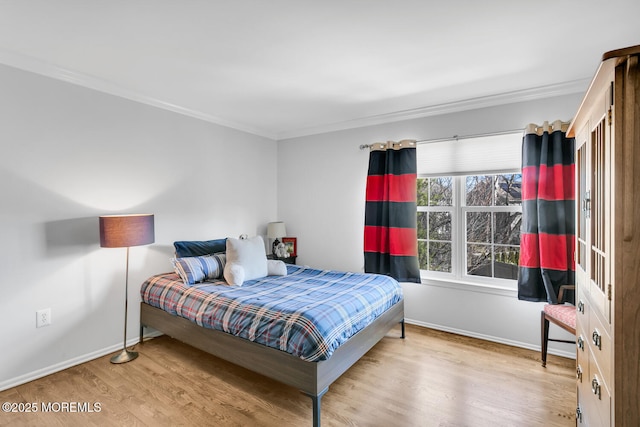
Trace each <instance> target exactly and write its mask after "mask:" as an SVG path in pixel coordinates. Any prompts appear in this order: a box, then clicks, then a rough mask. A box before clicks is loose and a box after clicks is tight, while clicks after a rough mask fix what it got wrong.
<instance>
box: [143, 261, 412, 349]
mask: <svg viewBox="0 0 640 427" xmlns="http://www.w3.org/2000/svg"><path fill="white" fill-rule="evenodd" d="M140 293H141V297H142V301H143V302H145V303H147V304H149V305H151V306H153V307H157V308H160V309H162V310H164V311H166V312H168V313H170V314H172V315H175V316H180V317H183V318H185V319H188V320H190V321H192V322H194V323H196V324H198V325H200V326H202V327H205V328H211V329H217V330H220V331H224V332H226V333H229V334H233V335H235V336H238V337H241V338H244V339H247V340H250V341H253V342H256V343H259V344H262V345H265V346H268V347H272V348H275V349H278V350H281V351H285V352H287V353H289V354H292V355H294V356H297V357H300V358H301V359H303V360H306V361H320V360H325V359H327V358H329V357H331V355H332V354H333V352H334V351H335V350H336V349H337V348H338V347H339V346H340V345H341V344H342V343H344V342H345V341H347V340H348V339H349V338H350V337H352V336H353V335H355V334H357V333H358V331H360V330H362V329H364V328H365V327H366V326H367V325H369V324H370V323H371V322H373V321H374V320H375V319H376V318H377V317H379V316H380V315H381V314H382V313H384V312H385V311H386V310H387V309H389V308H390V307H392V306H393V305H394V304H396V303H398V302H399V301H401V300H402V298H403V296H402V288H401V287H400V285H399V284H398V282H397V281H396V280H394V279H393V278H391V277H388V276H382V275H376V274H363V273H349V272H339V271H332V270H318V269H313V268H309V267H303V266H297V265H290V264H288V265H287V275H286V276H268V277H264V278H261V279H257V280H249V281H246V282H245V283H244V284H243V285H242V286H240V287H237V286H228V285H227V284H226V282H224V281H221V280H217V281H209V282H202V283H197V284H195V285H191V286H187V285H185V284H184V283H183V282H182V280H180V277H179V276H178V275H177V274H175V273H163V274H158V275H155V276H152V277H150V278H149V279H147V280H146V281H145V282H144V283H143V285H142V287H141V291H140Z"/></svg>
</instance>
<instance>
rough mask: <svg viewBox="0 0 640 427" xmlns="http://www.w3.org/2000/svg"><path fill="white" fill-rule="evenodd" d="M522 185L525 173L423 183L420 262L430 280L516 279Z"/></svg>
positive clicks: (420, 193) (420, 185)
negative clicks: (447, 277)
mask: <svg viewBox="0 0 640 427" xmlns="http://www.w3.org/2000/svg"><path fill="white" fill-rule="evenodd" d="M521 184H522V175H521V174H520V173H503V174H495V175H484V174H483V175H465V176H439V177H427V178H419V179H418V190H417V191H418V194H417V197H418V199H417V200H418V212H417V218H418V258H419V262H420V269H421V270H423V272H424V273H426V276H427V277H429V276H432V277H438V276H441V277H443V278H444V277H446V276H449V277H455V278H459V279H464V280H480V281H483V280H486V279H481V278H491V279H508V280H515V279H517V277H518V276H517V275H518V263H519V259H520V225H521V222H522V199H521ZM431 273H434V274H431ZM443 273H444V274H443Z"/></svg>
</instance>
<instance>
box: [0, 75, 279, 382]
mask: <svg viewBox="0 0 640 427" xmlns="http://www.w3.org/2000/svg"><path fill="white" fill-rule="evenodd" d="M0 149H1V154H0V239H1V242H2V244H1V245H0V272H1V275H0V295H1V296H0V342H1V343H2V344H1V346H2V352H0V390H2V389H6V388H8V387H10V386H12V385H15V384H18V383H22V382H25V381H28V380H30V379H33V378H36V377H38V376H42V375H44V374H48V373H50V372H53V371H55V370H59V369H62V368H64V367H67V366H70V365H73V364H77V363H80V362H82V361H84V360H88V359H91V358H94V357H97V356H100V355H103V354H106V353H110V352H113V351H116V350H117V349H119V348H121V346H122V342H123V341H122V339H123V337H122V330H123V320H124V279H125V276H124V273H125V254H126V250H125V249H105V248H100V247H99V235H98V219H97V217H98V216H99V215H101V214H109V213H153V214H155V221H156V227H155V232H156V242H155V243H154V244H152V245H149V246H141V247H134V248H132V249H131V252H130V262H131V264H130V277H129V283H130V287H129V321H128V329H129V333H128V336H129V341H130V342H134V341H135V340H136V338H137V337H138V335H139V332H138V325H139V307H138V302H139V301H140V298H139V286H140V284H141V282H142V281H143V280H144V279H145V278H146V277H148V276H150V275H152V274H155V273H159V272H163V271H169V270H171V266H170V263H169V257H170V256H171V255H172V251H173V249H172V246H171V245H172V242H173V241H174V240H182V239H194V240H199V239H212V238H219V237H226V236H234V237H235V236H237V235H239V234H240V233H248V234H265V233H266V224H267V222H269V221H273V220H274V219H275V218H276V212H277V206H276V200H277V190H276V183H277V181H276V179H277V177H276V170H275V168H274V164H275V163H276V159H277V147H276V142H275V141H272V140H269V139H265V138H262V137H257V136H254V135H249V134H246V133H243V132H238V131H234V130H231V129H228V128H224V127H221V126H217V125H213V124H210V123H206V122H203V121H199V120H196V119H193V118H189V117H186V116H181V115H178V114H176V113H172V112H167V111H164V110H160V109H156V108H153V107H149V106H146V105H142V104H138V103H135V102H130V101H127V100H124V99H120V98H117V97H113V96H110V95H106V94H103V93H99V92H96V91H92V90H89V89H85V88H82V87H78V86H74V85H71V84H67V83H64V82H60V81H56V80H53V79H49V78H46V77H42V76H39V75H35V74H31V73H27V72H23V71H19V70H16V69H13V68H10V67H5V66H0ZM48 307H50V308H51V310H52V319H53V323H52V325H50V326H47V327H44V328H39V329H36V327H35V324H36V310H39V309H42V308H48Z"/></svg>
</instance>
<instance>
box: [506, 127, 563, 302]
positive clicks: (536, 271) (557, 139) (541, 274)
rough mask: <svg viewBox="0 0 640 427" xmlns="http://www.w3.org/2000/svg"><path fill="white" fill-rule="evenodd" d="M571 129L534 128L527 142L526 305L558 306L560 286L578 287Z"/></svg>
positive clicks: (522, 271)
mask: <svg viewBox="0 0 640 427" xmlns="http://www.w3.org/2000/svg"><path fill="white" fill-rule="evenodd" d="M565 128H566V123H562V122H560V121H556V122H554V123H553V125H552V126H549V125H548V123H547V122H545V123H544V125H543V126H535V125H529V126H528V128H527V131H526V134H525V136H524V138H523V142H522V231H521V236H520V267H519V274H518V299H520V300H525V301H546V302H548V303H550V304H557V303H559V302H562V301H558V292H559V289H560V286H562V285H573V284H574V283H575V262H574V258H573V253H574V248H575V244H574V237H575V175H574V171H575V160H574V158H575V156H574V146H575V140H574V139H573V138H567V137H566V134H565V130H566V129H565ZM572 297H573V295H571V296H570V297H569V302H573V301H572V300H571V298H572Z"/></svg>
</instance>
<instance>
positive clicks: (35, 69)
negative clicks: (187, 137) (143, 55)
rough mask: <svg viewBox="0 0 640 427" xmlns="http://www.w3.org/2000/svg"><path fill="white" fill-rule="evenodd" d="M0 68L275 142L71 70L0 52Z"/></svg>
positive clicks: (253, 131) (261, 131)
mask: <svg viewBox="0 0 640 427" xmlns="http://www.w3.org/2000/svg"><path fill="white" fill-rule="evenodd" d="M0 64H4V65H7V66H9V67H13V68H18V69H20V70H23V71H28V72H31V73H35V74H40V75H42V76H45V77H50V78H53V79H56V80H61V81H64V82H67V83H71V84H75V85H78V86H82V87H86V88H88V89H93V90H96V91H98V92H103V93H106V94H109V95H114V96H117V97H120V98H125V99H128V100H130V101H134V102H139V103H141V104H146V105H150V106H152V107H156V108H161V109H163V110H168V111H172V112H174V113H178V114H182V115H184V116H189V117H193V118H196V119H199V120H204V121H206V122H210V123H214V124H216V125H220V126H224V127H228V128H231V129H235V130H239V131H242V132H247V133H250V134H253V135H257V136H262V137H265V138H269V139H272V140H275V139H276V136H277V135H275V134H273V133H271V132H268V131H266V130H264V129H259V128H255V127H252V126H248V125H246V124H244V123H238V122H234V121H231V120H226V119H223V118H221V117H216V116H213V115H211V114H207V113H203V112H201V111H197V110H193V109H190V108H186V107H182V106H180V105H176V104H172V103H170V102H166V101H162V100H159V99H156V98H153V97H151V96H147V95H144V94H141V93H139V92H136V91H135V90H130V89H126V88H123V87H121V86H118V85H116V84H114V83H112V82H109V81H107V80H103V79H100V78H97V77H94V76H91V75H88V74H84V73H79V72H76V71H73V70H69V69H66V68H63V67H59V66H57V65H53V64H51V63H48V62H46V61H42V60H40V59H36V58H33V57H31V56H27V55H22V54H19V53H15V52H9V51H6V50H2V49H0Z"/></svg>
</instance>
